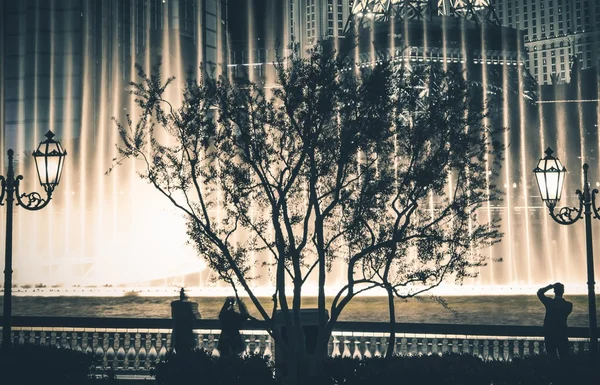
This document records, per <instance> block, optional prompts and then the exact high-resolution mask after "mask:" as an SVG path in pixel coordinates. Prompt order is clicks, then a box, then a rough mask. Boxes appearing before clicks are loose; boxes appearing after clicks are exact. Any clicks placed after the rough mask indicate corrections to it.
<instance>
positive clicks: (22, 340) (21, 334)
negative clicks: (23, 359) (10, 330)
mask: <svg viewBox="0 0 600 385" xmlns="http://www.w3.org/2000/svg"><path fill="white" fill-rule="evenodd" d="M16 340H17V344H19V345H24V344H25V332H24V331H23V330H19V331H18V332H16Z"/></svg>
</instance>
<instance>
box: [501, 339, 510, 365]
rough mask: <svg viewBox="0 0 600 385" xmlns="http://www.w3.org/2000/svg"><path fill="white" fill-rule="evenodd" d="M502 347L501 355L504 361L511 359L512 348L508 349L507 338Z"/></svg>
mask: <svg viewBox="0 0 600 385" xmlns="http://www.w3.org/2000/svg"><path fill="white" fill-rule="evenodd" d="M503 345H504V349H502V353H503V357H504V361H511V360H512V357H511V356H512V350H511V349H510V344H509V341H508V340H504V343H503Z"/></svg>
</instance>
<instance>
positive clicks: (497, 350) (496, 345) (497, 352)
mask: <svg viewBox="0 0 600 385" xmlns="http://www.w3.org/2000/svg"><path fill="white" fill-rule="evenodd" d="M492 344H493V346H494V347H493V351H492V358H494V359H496V360H497V359H499V358H500V343H499V341H498V340H497V339H494V341H493V342H492Z"/></svg>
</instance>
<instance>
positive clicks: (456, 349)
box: [450, 338, 460, 353]
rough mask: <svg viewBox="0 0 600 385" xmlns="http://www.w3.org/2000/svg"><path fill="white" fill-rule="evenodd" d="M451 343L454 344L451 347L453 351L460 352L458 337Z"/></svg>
mask: <svg viewBox="0 0 600 385" xmlns="http://www.w3.org/2000/svg"><path fill="white" fill-rule="evenodd" d="M450 343H451V344H452V347H451V348H450V350H451V351H452V353H458V349H459V348H460V346H458V339H456V338H453V339H452V340H451V341H450Z"/></svg>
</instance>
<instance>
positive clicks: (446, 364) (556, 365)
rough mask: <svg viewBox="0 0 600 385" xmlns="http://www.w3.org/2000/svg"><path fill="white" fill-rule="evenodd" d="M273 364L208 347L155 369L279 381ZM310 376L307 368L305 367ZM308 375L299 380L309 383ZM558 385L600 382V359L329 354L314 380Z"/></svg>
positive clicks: (197, 376)
mask: <svg viewBox="0 0 600 385" xmlns="http://www.w3.org/2000/svg"><path fill="white" fill-rule="evenodd" d="M273 373H274V367H273V365H272V363H270V362H269V361H268V360H265V359H263V358H262V357H260V356H254V355H251V356H248V357H247V358H240V357H229V358H214V357H211V356H210V355H209V354H208V353H207V352H206V351H204V350H197V351H195V352H194V354H193V355H190V356H184V357H178V356H177V355H175V354H173V353H169V354H167V356H166V358H165V360H164V361H162V362H160V363H159V364H158V365H157V366H156V369H155V372H154V374H155V376H156V383H157V385H175V384H177V385H188V384H189V385H192V384H231V385H236V384H277V383H278V382H277V381H276V380H275V379H274V377H273ZM304 374H305V375H306V376H308V373H307V372H304ZM308 381H309V380H308V378H299V383H302V384H308V383H309V382H308ZM338 384H344V385H365V384H378V385H387V384H390V385H391V384H403V385H428V384H436V385H439V384H443V385H491V384H494V385H521V384H522V385H550V384H552V385H557V384H577V385H580V384H581V385H587V384H590V385H591V384H600V362H597V363H596V364H595V365H593V364H592V363H591V361H590V358H589V357H588V356H587V355H583V354H580V355H572V356H570V357H569V358H568V359H567V360H564V361H558V360H555V359H551V358H549V357H548V356H545V355H541V356H531V357H525V358H515V359H513V360H512V361H495V360H482V359H480V358H479V357H476V356H473V355H470V354H445V355H442V356H439V355H431V356H394V357H393V358H392V359H391V360H386V359H384V358H369V359H364V360H356V359H352V358H340V357H338V358H328V359H327V360H326V361H325V365H324V370H323V373H321V375H320V376H317V377H311V378H310V385H338Z"/></svg>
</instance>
